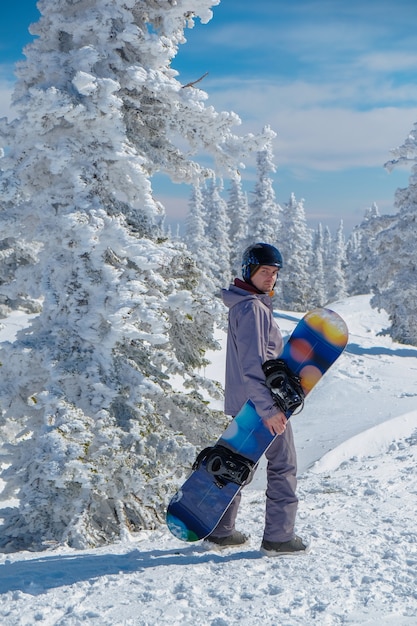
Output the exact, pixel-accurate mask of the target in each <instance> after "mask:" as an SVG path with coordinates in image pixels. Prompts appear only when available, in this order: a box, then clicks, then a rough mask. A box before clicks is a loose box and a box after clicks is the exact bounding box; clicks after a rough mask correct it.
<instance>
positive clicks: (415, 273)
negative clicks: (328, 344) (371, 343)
mask: <svg viewBox="0 0 417 626" xmlns="http://www.w3.org/2000/svg"><path fill="white" fill-rule="evenodd" d="M393 153H394V159H393V160H392V161H390V162H389V163H387V164H386V167H387V168H388V169H389V170H391V169H393V168H394V167H397V166H398V165H407V166H411V175H410V178H409V185H408V187H406V188H405V189H398V190H397V192H396V195H395V205H396V207H397V208H398V214H396V215H395V216H391V217H390V218H389V220H388V223H387V224H386V227H385V228H384V229H383V230H380V232H379V233H378V234H377V235H376V237H375V240H374V241H373V242H372V243H371V246H372V250H373V252H374V254H375V255H376V258H377V261H378V262H377V264H376V265H375V267H374V268H373V269H372V273H371V274H370V284H371V286H372V289H373V291H374V296H373V298H372V300H371V304H372V305H373V306H374V307H377V308H383V309H385V310H386V311H387V313H388V315H389V319H390V322H391V326H390V328H389V333H390V335H391V336H392V337H393V339H395V340H396V341H399V342H402V343H410V344H412V345H417V246H416V232H417V123H416V124H415V125H414V129H413V130H412V131H411V133H410V134H409V136H408V137H407V139H406V140H405V142H404V143H403V145H402V146H400V147H399V148H397V149H396V150H394V151H393Z"/></svg>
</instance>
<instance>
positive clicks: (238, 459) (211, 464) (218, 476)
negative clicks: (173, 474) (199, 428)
mask: <svg viewBox="0 0 417 626" xmlns="http://www.w3.org/2000/svg"><path fill="white" fill-rule="evenodd" d="M203 462H204V463H205V464H206V470H207V472H208V473H209V474H211V475H212V476H214V477H215V482H216V485H217V487H219V489H222V488H223V487H224V486H225V485H226V484H227V483H230V482H231V483H235V484H236V485H247V484H248V483H250V482H251V480H252V478H253V474H254V472H255V469H256V468H255V463H253V462H252V461H250V460H249V459H246V458H245V457H243V456H241V455H240V454H237V453H236V452H233V451H232V450H229V449H228V448H225V447H224V446H221V445H215V446H210V447H208V448H204V450H202V451H201V452H200V454H199V455H198V456H197V458H196V460H195V461H194V465H193V470H196V469H198V468H199V467H200V465H201V464H202V463H203Z"/></svg>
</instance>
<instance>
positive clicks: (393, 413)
mask: <svg viewBox="0 0 417 626" xmlns="http://www.w3.org/2000/svg"><path fill="white" fill-rule="evenodd" d="M332 308H334V309H335V310H336V311H337V312H339V313H340V314H341V315H342V316H343V317H344V318H345V320H346V321H347V324H348V326H349V329H350V340H349V345H348V348H347V350H346V352H345V354H344V355H343V356H342V357H341V359H340V360H339V362H338V364H337V365H336V366H335V367H334V368H333V370H332V371H331V372H329V374H328V375H327V376H326V378H325V379H324V381H322V382H321V383H320V385H319V386H318V387H317V389H316V390H315V391H314V392H313V393H312V394H311V396H310V397H309V400H308V402H307V405H306V407H305V409H304V410H303V412H302V413H301V414H300V415H298V416H296V417H294V418H292V419H293V427H294V429H295V436H296V443H297V448H298V451H299V465H300V479H299V496H300V508H299V515H298V524H297V531H298V533H299V534H300V535H301V536H303V537H305V538H307V539H310V540H311V541H312V545H313V550H312V552H311V553H310V554H309V555H308V556H299V557H282V558H280V559H268V558H265V557H262V556H261V554H260V552H259V550H258V548H259V543H260V539H261V535H262V527H263V507H264V494H263V486H264V472H263V468H262V467H261V468H260V469H259V470H258V477H257V479H256V480H255V481H254V482H253V483H252V485H251V486H250V488H248V489H247V490H246V492H245V495H244V498H243V505H242V509H241V512H240V516H239V527H241V528H242V529H245V530H246V531H247V532H249V533H250V535H251V539H250V542H249V544H248V545H247V546H244V547H243V548H241V549H234V550H231V549H229V550H225V551H223V552H218V551H210V550H207V549H206V548H205V546H204V545H202V544H200V543H198V544H191V545H187V544H184V543H181V542H180V541H178V540H177V539H175V538H173V537H171V536H170V534H169V532H168V531H167V530H166V529H165V528H164V526H161V528H160V529H159V530H157V531H154V532H151V531H147V532H142V533H140V534H139V535H138V536H135V537H134V538H132V540H131V541H130V542H123V543H120V544H117V545H113V546H111V547H106V548H101V549H97V550H90V551H83V552H80V551H75V550H70V549H67V548H57V549H51V550H50V551H48V552H45V553H17V554H9V555H0V563H1V566H0V594H1V595H0V598H1V602H0V624H1V626H24V625H28V626H29V625H30V626H33V624H43V625H45V626H52V625H54V626H58V625H59V626H78V625H81V624H88V625H90V624H91V625H94V626H96V625H97V626H122V625H125V626H145V625H149V626H153V625H158V626H159V625H165V624H167V625H168V624H169V625H170V626H175V625H180V624H182V625H184V624H185V625H188V624H189V625H190V626H193V625H201V626H203V625H204V626H206V625H210V626H232V625H235V624H236V625H237V624H239V625H242V626H249V625H250V626H252V625H254V624H263V625H266V626H296V625H297V626H298V625H300V626H301V625H302V626H306V625H307V626H309V625H310V624H318V625H320V626H322V625H324V626H336V625H339V624H343V625H369V626H370V625H372V626H376V625H378V626H388V625H394V624H395V626H415V625H416V624H417V522H416V514H415V512H416V509H417V479H416V467H417V384H416V383H417V358H416V357H417V348H415V347H412V346H403V345H399V344H394V343H393V342H392V341H391V340H390V339H389V338H387V337H383V336H380V335H378V333H379V331H380V330H381V329H383V328H384V327H385V326H386V325H387V319H386V317H385V315H384V314H379V313H378V312H376V311H374V310H372V309H371V308H370V306H369V298H368V297H365V296H360V297H355V298H350V299H347V300H345V301H343V302H338V303H336V304H334V306H333V307H332ZM298 317H299V314H287V313H283V312H277V320H278V322H279V324H280V326H281V328H282V330H283V332H284V333H289V332H290V331H291V329H292V328H293V326H294V324H295V323H296V321H297V318H298ZM22 323H24V318H21V319H19V320H16V318H15V317H13V319H11V320H8V321H7V322H5V321H4V320H3V325H4V328H3V329H2V330H1V331H0V340H6V339H10V338H11V339H12V336H13V332H14V331H15V330H16V328H17V327H18V326H19V324H22ZM13 325H14V326H13ZM223 362H224V354H222V353H220V354H215V355H214V356H213V365H212V366H211V367H209V368H208V370H207V372H206V373H207V375H212V376H213V377H216V376H217V377H220V379H221V377H222V371H223ZM219 372H220V374H219Z"/></svg>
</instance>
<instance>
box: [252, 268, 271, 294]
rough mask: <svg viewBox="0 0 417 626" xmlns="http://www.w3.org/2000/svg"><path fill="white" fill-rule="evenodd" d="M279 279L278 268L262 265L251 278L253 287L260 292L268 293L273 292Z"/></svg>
mask: <svg viewBox="0 0 417 626" xmlns="http://www.w3.org/2000/svg"><path fill="white" fill-rule="evenodd" d="M277 278H278V268H277V267H274V266H273V265H260V266H259V269H258V270H257V271H256V272H255V274H253V276H252V278H251V282H252V285H255V287H256V288H257V289H259V291H263V292H264V293H268V292H269V291H272V289H273V288H274V285H275V283H276V280H277Z"/></svg>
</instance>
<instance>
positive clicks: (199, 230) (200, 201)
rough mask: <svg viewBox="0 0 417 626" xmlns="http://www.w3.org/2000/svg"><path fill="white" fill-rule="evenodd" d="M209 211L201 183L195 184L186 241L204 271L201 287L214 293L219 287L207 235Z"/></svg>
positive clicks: (190, 203) (187, 221) (185, 236)
mask: <svg viewBox="0 0 417 626" xmlns="http://www.w3.org/2000/svg"><path fill="white" fill-rule="evenodd" d="M206 217H207V212H206V208H205V204H204V195H203V193H202V190H201V187H200V183H199V182H197V183H195V184H194V185H193V189H192V192H191V198H190V202H189V211H188V214H187V217H186V222H185V235H184V241H185V244H186V246H187V248H188V250H189V251H190V253H191V256H192V258H193V260H194V262H195V263H196V265H197V267H198V268H199V269H200V270H201V272H202V278H201V281H200V283H201V289H202V290H203V291H205V292H206V293H208V294H214V293H215V292H216V291H217V289H218V287H217V286H216V279H215V277H214V268H213V248H212V244H211V242H210V240H209V238H208V237H207V234H206V233H207V228H208V226H207V222H206Z"/></svg>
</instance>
